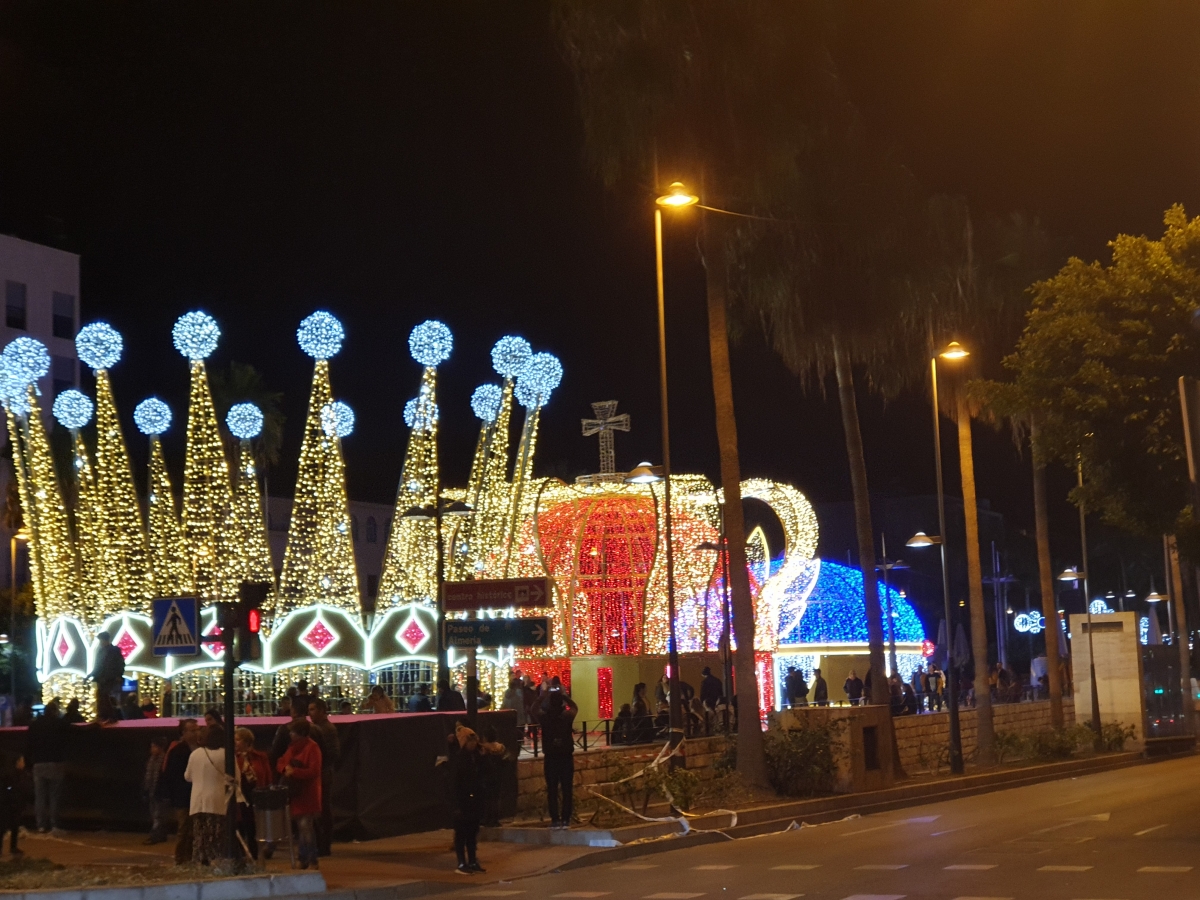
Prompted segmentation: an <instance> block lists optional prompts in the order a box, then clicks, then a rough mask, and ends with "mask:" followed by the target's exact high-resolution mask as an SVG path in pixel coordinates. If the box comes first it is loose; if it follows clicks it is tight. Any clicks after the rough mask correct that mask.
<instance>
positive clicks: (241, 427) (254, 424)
mask: <svg viewBox="0 0 1200 900" xmlns="http://www.w3.org/2000/svg"><path fill="white" fill-rule="evenodd" d="M225 424H226V426H228V428H229V433H230V434H232V435H233V436H234V437H235V438H238V439H239V440H243V441H249V440H252V439H254V438H256V437H258V436H259V435H260V434H262V429H263V414H262V410H261V409H259V408H258V407H257V406H255V405H254V404H253V403H235V404H233V406H231V407H229V412H228V413H227V414H226V415H225Z"/></svg>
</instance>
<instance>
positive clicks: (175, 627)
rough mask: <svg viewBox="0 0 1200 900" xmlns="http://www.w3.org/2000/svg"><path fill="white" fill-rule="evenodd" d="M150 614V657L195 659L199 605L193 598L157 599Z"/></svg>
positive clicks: (198, 645)
mask: <svg viewBox="0 0 1200 900" xmlns="http://www.w3.org/2000/svg"><path fill="white" fill-rule="evenodd" d="M150 602H151V606H152V611H153V633H154V655H155V656H195V655H196V654H197V653H199V652H200V601H199V600H198V599H197V598H196V597H159V598H157V599H155V600H152V601H150Z"/></svg>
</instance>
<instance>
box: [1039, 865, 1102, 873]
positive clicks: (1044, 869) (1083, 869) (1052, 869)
mask: <svg viewBox="0 0 1200 900" xmlns="http://www.w3.org/2000/svg"><path fill="white" fill-rule="evenodd" d="M1090 868H1091V866H1042V867H1041V868H1040V869H1038V871H1039V872H1086V871H1087V870H1088V869H1090Z"/></svg>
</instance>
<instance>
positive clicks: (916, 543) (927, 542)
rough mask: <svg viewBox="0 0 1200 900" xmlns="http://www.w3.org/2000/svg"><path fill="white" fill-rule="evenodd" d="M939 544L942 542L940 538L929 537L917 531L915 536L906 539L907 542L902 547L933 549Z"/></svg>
mask: <svg viewBox="0 0 1200 900" xmlns="http://www.w3.org/2000/svg"><path fill="white" fill-rule="evenodd" d="M941 542H942V539H941V538H940V537H930V536H929V535H927V534H926V533H925V532H923V531H918V532H917V533H916V534H914V535H913V536H912V537H910V538H909V539H908V541H907V542H906V543H905V544H904V546H905V547H933V546H935V545H937V544H940V543H941Z"/></svg>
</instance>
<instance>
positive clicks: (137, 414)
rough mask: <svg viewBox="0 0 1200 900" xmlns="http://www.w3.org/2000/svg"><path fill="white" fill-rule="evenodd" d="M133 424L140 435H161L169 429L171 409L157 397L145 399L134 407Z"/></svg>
mask: <svg viewBox="0 0 1200 900" xmlns="http://www.w3.org/2000/svg"><path fill="white" fill-rule="evenodd" d="M133 424H135V425H136V426H137V427H138V431H140V432H141V433H142V434H148V435H150V436H152V437H153V436H154V435H159V434H162V433H163V432H164V431H166V430H167V429H168V428H170V427H171V407H169V406H167V404H165V403H163V402H162V401H161V400H159V399H158V398H157V397H147V398H146V399H145V400H143V401H142V402H141V403H139V404H138V405H137V406H136V407H134V410H133Z"/></svg>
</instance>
